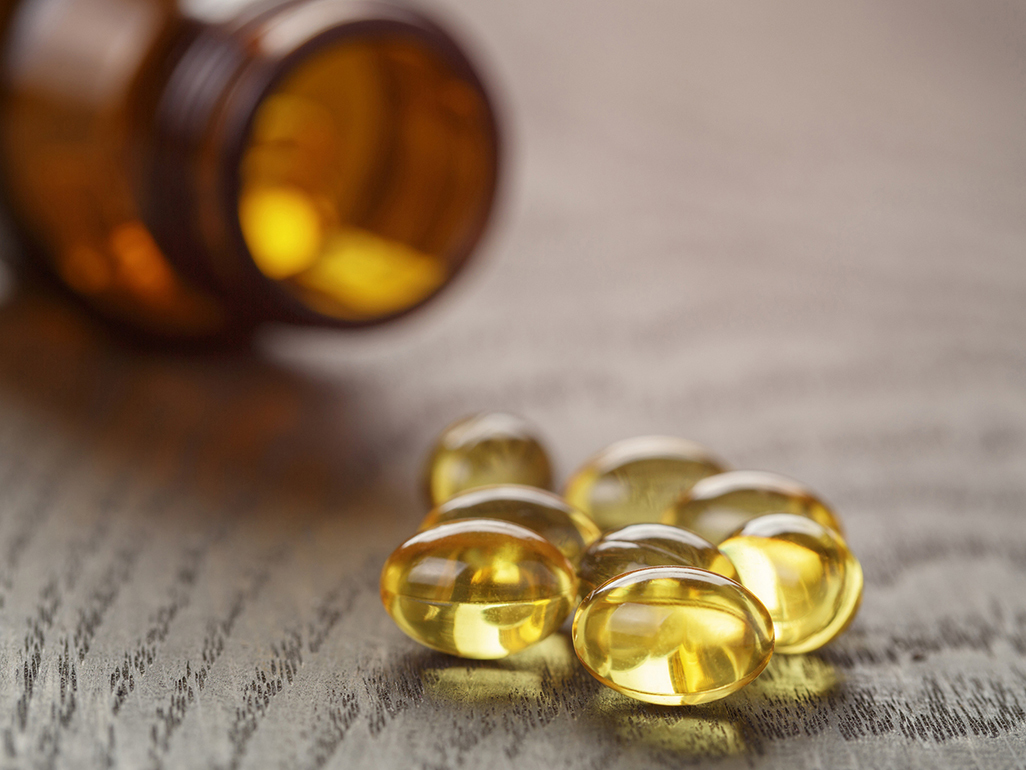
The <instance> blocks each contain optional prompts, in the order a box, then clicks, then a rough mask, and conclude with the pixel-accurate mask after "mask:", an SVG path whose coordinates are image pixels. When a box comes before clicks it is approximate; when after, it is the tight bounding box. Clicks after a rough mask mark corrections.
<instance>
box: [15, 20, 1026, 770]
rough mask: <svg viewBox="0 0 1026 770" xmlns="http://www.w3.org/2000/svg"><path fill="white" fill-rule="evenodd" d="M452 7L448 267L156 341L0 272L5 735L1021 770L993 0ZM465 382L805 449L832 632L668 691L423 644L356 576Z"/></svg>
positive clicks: (1020, 632) (463, 756)
mask: <svg viewBox="0 0 1026 770" xmlns="http://www.w3.org/2000/svg"><path fill="white" fill-rule="evenodd" d="M452 5H453V11H454V13H456V14H458V16H459V18H461V19H463V21H464V25H465V26H466V27H467V28H468V29H469V31H470V32H471V33H473V36H474V37H475V39H477V40H478V42H479V46H478V47H479V48H480V49H481V51H482V52H483V53H485V54H487V57H488V60H489V61H490V62H491V65H492V69H493V70H494V76H495V78H496V80H497V81H498V82H499V83H500V84H501V85H502V86H503V87H504V89H505V92H506V93H507V107H508V115H509V118H508V121H507V122H508V125H509V126H510V128H511V136H512V138H513V152H512V153H511V156H510V164H509V167H510V169H511V172H512V179H511V183H510V185H509V187H508V191H507V206H506V216H505V218H504V221H503V222H501V223H500V226H499V227H498V228H497V230H496V232H495V234H494V237H493V238H492V240H491V244H490V247H489V249H488V250H487V252H486V253H484V254H482V256H481V259H480V260H479V262H478V265H477V266H476V268H475V269H473V270H472V271H471V272H470V274H468V275H467V276H466V277H465V278H464V279H463V280H461V282H460V284H459V285H458V286H457V287H456V288H455V289H454V290H453V291H451V292H450V293H449V294H448V295H447V296H446V298H445V299H444V300H442V301H439V302H438V303H436V304H435V305H433V306H432V307H430V308H428V309H426V310H425V311H423V312H422V313H420V314H418V315H417V316H416V317H414V318H410V319H409V320H408V321H406V322H404V323H402V324H398V325H395V326H393V327H389V328H385V329H378V330H371V331H366V332H361V333H359V334H336V333H325V332H305V331H294V330H269V331H268V333H267V334H265V335H264V336H263V337H262V338H261V339H260V340H258V342H257V344H256V345H255V348H254V350H253V351H252V352H249V351H247V352H234V353H221V354H208V355H192V356H187V355H182V354H175V353H170V352H166V351H157V350H140V349H136V348H131V347H128V346H125V345H123V344H121V343H119V342H118V341H116V340H114V339H112V338H110V336H109V335H108V334H107V333H106V332H105V331H104V329H103V328H102V327H100V326H98V325H97V324H95V323H94V322H92V321H90V320H88V319H86V318H85V317H83V316H81V315H80V314H79V313H78V312H77V311H76V310H74V309H73V308H71V307H70V306H68V305H66V304H64V303H62V302H60V301H59V300H57V299H54V298H52V297H49V296H47V295H45V294H43V293H40V292H37V291H35V290H32V289H30V288H26V287H22V288H18V287H16V286H14V285H13V283H12V282H11V281H10V280H9V279H6V278H5V279H3V280H2V281H0V285H2V287H3V288H2V289H0V290H2V291H4V292H5V293H6V294H5V299H4V301H3V304H2V305H0V767H3V768H21V767H117V768H164V767H166V768H173V767H217V768H229V767H231V768H234V767H240V768H265V767H266V768H320V767H329V768H346V770H356V769H357V768H379V767H380V768H386V767H387V768H475V767H482V768H483V767H487V768H516V769H517V770H523V769H524V768H533V767H544V768H575V769H577V768H580V769H583V768H627V767H634V766H644V767H656V768H660V767H665V768H671V767H681V766H692V765H708V766H712V767H717V768H734V767H771V768H772V767H779V768H785V767H786V768H789V769H791V768H819V767H823V768H866V767H873V768H876V767H880V768H883V767H914V768H988V769H989V768H998V769H1000V768H1008V769H1013V768H1014V769H1016V770H1022V768H1026V346H1024V340H1026V261H1024V260H1026V131H1024V130H1023V129H1024V126H1026V54H1024V51H1026V47H1024V40H1026V20H1024V17H1023V12H1022V8H1021V6H1020V5H1018V4H1016V3H1001V2H995V1H993V0H987V2H980V3H973V4H957V3H956V4H938V3H929V4H915V3H911V4H910V3H903V4H898V5H895V4H893V3H884V2H879V3H873V2H854V3H845V4H841V7H831V8H827V7H824V6H823V4H816V3H785V4H773V5H772V6H766V7H758V8H753V7H744V8H742V7H739V6H733V5H728V4H721V3H704V4H700V3H676V2H663V3H658V2H648V3H645V4H643V5H642V6H637V5H634V4H622V5H615V4H603V5H596V4H593V3H584V2H583V0H582V1H581V2H574V3H561V4H559V5H558V7H553V5H554V4H549V3H542V2H530V3H517V4H506V3H501V2H474V3H470V2H465V3H455V2H454V3H452ZM482 408H501V409H505V410H509V411H514V412H518V413H521V414H524V415H525V416H526V417H528V418H530V419H532V420H533V421H535V422H536V423H538V424H539V425H540V426H542V428H543V430H544V433H545V435H546V437H547V439H548V442H549V444H550V446H551V448H552V452H553V454H554V457H555V460H556V463H557V465H558V467H559V471H560V472H561V474H562V475H565V474H566V473H567V472H569V471H570V470H572V468H573V466H574V465H575V464H576V463H577V462H579V461H580V460H581V459H583V458H584V457H585V456H586V455H588V454H589V453H591V452H592V451H594V450H595V449H597V448H599V447H600V446H602V445H604V444H606V443H608V442H610V441H612V440H615V439H618V438H622V437H624V436H629V435H635V434H640V433H646V432H660V433H670V434H679V435H683V436H686V437H688V438H692V439H695V440H698V441H700V442H703V443H705V444H707V445H709V446H711V447H712V448H714V449H715V450H716V451H717V452H719V453H721V454H722V455H724V456H725V457H726V458H727V459H728V460H730V461H731V462H732V463H733V464H734V465H735V466H737V467H752V468H762V469H768V470H774V471H778V472H781V473H786V474H788V475H791V476H794V477H796V478H799V479H801V480H803V481H805V482H807V483H808V484H809V485H811V486H812V487H813V488H814V489H816V490H817V491H819V492H821V493H822V494H823V495H824V496H825V497H826V498H827V499H829V500H830V501H832V502H833V504H834V505H835V507H836V508H837V510H838V511H839V512H840V514H841V515H842V516H843V517H844V520H845V523H846V526H847V528H848V530H849V532H850V542H851V545H852V548H853V550H854V551H855V552H856V553H857V554H858V555H859V557H860V558H861V559H862V561H863V565H864V567H865V573H866V591H865V597H864V602H863V607H862V610H861V612H860V614H859V617H858V619H857V620H856V622H855V624H854V626H853V627H852V628H851V629H850V631H849V632H848V633H847V634H846V635H845V636H843V637H842V638H841V639H839V640H838V641H836V642H835V643H833V644H831V645H829V646H828V647H827V648H825V649H824V650H822V651H821V652H819V653H817V654H812V655H806V656H797V657H783V656H781V657H779V658H777V659H776V660H774V662H773V663H772V665H771V667H770V668H769V669H768V670H767V672H766V673H765V674H764V675H763V676H761V677H760V678H759V679H758V680H757V681H756V683H754V684H753V685H752V686H750V687H749V688H747V689H746V690H744V691H742V692H741V693H739V694H737V695H736V696H733V697H731V698H728V699H726V700H723V701H720V702H718V703H715V704H710V705H708V706H705V707H694V708H680V709H670V708H656V707H648V706H644V705H642V704H638V703H633V702H630V701H628V700H626V699H625V698H623V697H621V696H619V695H617V694H616V693H613V692H611V691H608V690H605V689H603V688H602V687H601V686H600V685H598V684H597V683H596V682H595V681H594V680H592V679H591V678H589V677H588V676H587V675H586V674H585V673H584V672H583V670H582V669H581V668H580V667H579V666H578V665H577V664H576V662H575V660H574V658H573V654H572V651H571V649H570V647H569V645H568V642H567V638H566V636H565V634H563V635H557V636H556V637H553V638H551V639H549V640H547V641H546V642H544V643H543V644H541V645H539V646H538V647H536V648H533V649H531V650H528V651H525V652H524V653H522V654H520V655H517V656H514V657H512V658H510V659H508V660H505V661H500V662H495V663H491V662H468V661H461V660H458V659H454V658H449V657H446V656H443V655H439V654H435V653H432V652H429V651H426V650H424V649H421V648H418V647H417V646H416V645H415V644H414V643H413V642H411V641H409V640H408V639H407V638H406V637H404V636H403V635H402V634H401V633H400V632H399V631H398V629H396V628H395V627H394V625H392V623H391V621H390V620H389V618H388V617H387V616H386V614H385V613H384V611H383V610H382V608H381V606H380V602H379V599H378V596H377V579H378V571H379V569H380V567H381V564H382V563H383V561H384V558H385V556H386V555H387V554H388V553H389V552H390V551H391V549H392V548H393V547H394V546H395V545H396V544H398V542H400V541H401V540H403V539H404V538H405V537H407V536H408V534H410V533H412V532H413V530H414V529H415V527H416V524H417V523H418V521H419V519H420V517H421V516H422V514H423V508H422V507H421V501H420V500H419V498H418V496H417V485H416V481H417V469H418V464H419V462H420V459H421V456H422V454H423V452H424V451H425V449H426V448H427V446H428V445H429V443H430V441H431V439H432V437H433V435H434V434H435V433H436V432H437V431H438V430H439V429H440V428H441V427H442V426H443V425H444V424H445V423H446V422H448V421H449V420H450V419H452V418H455V417H457V416H460V415H462V414H464V413H467V412H470V411H473V410H476V409H482Z"/></svg>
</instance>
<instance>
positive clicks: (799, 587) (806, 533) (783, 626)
mask: <svg viewBox="0 0 1026 770" xmlns="http://www.w3.org/2000/svg"><path fill="white" fill-rule="evenodd" d="M720 550H721V551H722V552H723V553H725V554H726V555H727V556H728V557H729V558H730V560H731V561H732V562H733V563H734V567H735V568H736V569H737V572H738V576H739V579H740V582H741V583H742V584H743V585H744V586H745V587H746V588H747V589H748V590H749V591H751V592H752V593H753V594H755V595H756V596H758V597H759V599H760V600H761V601H762V603H763V604H765V605H766V609H767V610H769V613H770V616H771V617H772V618H773V626H774V628H775V629H776V638H777V652H783V653H798V652H809V651H810V650H815V649H817V648H819V647H822V646H823V645H824V644H826V643H827V642H829V641H830V640H831V639H833V638H834V637H835V636H837V635H838V634H839V633H841V632H842V631H843V630H844V629H845V628H846V627H847V626H848V624H849V623H850V622H851V620H852V618H853V617H854V616H855V612H856V610H858V607H859V602H860V600H861V598H862V567H861V565H859V562H858V560H857V559H856V558H855V556H854V555H852V552H851V551H849V550H848V546H847V545H846V544H845V542H844V540H843V539H842V538H841V536H840V535H838V534H837V533H836V532H834V531H833V530H831V529H828V528H826V527H824V526H823V525H822V524H820V523H818V522H816V521H813V520H812V519H809V518H806V517H804V516H796V515H794V514H790V513H774V514H769V515H768V516H760V517H759V518H757V519H752V520H751V521H750V522H748V523H747V524H745V526H744V527H742V528H741V529H740V530H739V531H738V532H737V533H735V534H734V535H732V536H731V537H729V538H727V539H726V540H724V541H723V542H722V543H720Z"/></svg>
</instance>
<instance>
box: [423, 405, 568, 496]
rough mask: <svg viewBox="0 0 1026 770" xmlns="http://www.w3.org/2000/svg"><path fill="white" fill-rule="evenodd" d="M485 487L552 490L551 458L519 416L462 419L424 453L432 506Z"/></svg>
mask: <svg viewBox="0 0 1026 770" xmlns="http://www.w3.org/2000/svg"><path fill="white" fill-rule="evenodd" d="M489 484H524V485H526V486H531V487H539V488H542V489H550V488H551V487H552V467H551V464H550V463H549V456H548V454H547V453H546V451H545V448H544V447H543V446H542V444H541V442H540V441H539V440H538V439H537V437H536V436H535V435H534V430H533V429H532V428H531V426H530V425H528V424H527V423H526V422H525V421H524V420H522V419H520V418H519V417H516V416H514V415H511V414H504V413H502V412H486V413H482V414H475V415H471V416H470V417H464V418H463V419H462V420H457V421H456V422H454V423H452V424H451V425H450V426H449V427H447V428H446V429H445V430H444V431H442V434H441V436H439V437H438V441H437V442H436V443H435V445H434V447H433V448H432V450H431V453H430V454H429V455H428V460H427V463H426V464H425V468H424V487H425V494H426V497H427V499H428V502H429V503H430V505H431V506H432V507H434V506H436V505H439V504H441V503H444V502H445V501H446V500H448V499H449V498H450V497H452V496H453V495H455V494H456V493H458V492H463V491H465V490H467V489H473V488H475V487H483V486H487V485H489Z"/></svg>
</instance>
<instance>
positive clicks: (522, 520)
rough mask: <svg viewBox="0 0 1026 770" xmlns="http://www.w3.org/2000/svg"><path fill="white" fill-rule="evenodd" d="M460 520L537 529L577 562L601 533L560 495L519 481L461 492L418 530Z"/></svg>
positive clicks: (426, 518) (438, 509) (441, 506)
mask: <svg viewBox="0 0 1026 770" xmlns="http://www.w3.org/2000/svg"><path fill="white" fill-rule="evenodd" d="M459 519H501V520H503V521H511V522H513V523H514V524H519V525H520V526H522V527H527V528H528V529H529V530H531V531H533V532H537V533H538V534H539V535H541V536H542V537H544V538H545V539H546V540H548V541H549V542H550V543H552V544H553V545H554V546H556V548H558V549H559V550H560V552H561V553H562V554H563V555H564V556H565V557H566V558H567V559H569V560H570V563H571V564H577V562H578V561H580V559H581V554H583V553H584V549H585V548H587V547H588V545H590V544H591V543H592V542H594V541H595V540H596V539H597V538H598V536H599V535H600V534H601V532H599V528H598V526H596V524H595V522H593V521H592V520H591V519H589V518H588V517H587V516H585V515H584V514H583V513H581V512H580V511H578V510H577V509H576V508H573V507H572V506H570V505H568V504H567V502H566V501H565V500H564V499H563V498H561V497H560V496H559V495H556V494H553V493H552V492H546V491H545V490H544V489H536V488H535V487H525V486H522V485H519V484H499V485H496V486H491V487H481V488H479V489H471V490H468V491H466V492H461V493H459V494H458V495H456V496H455V497H453V498H451V499H449V500H447V501H445V502H444V503H442V504H441V505H440V506H438V507H437V508H435V509H434V510H433V511H431V513H429V514H428V515H427V516H426V517H424V521H423V522H422V523H421V525H420V531H421V532H423V531H424V530H427V529H431V528H433V527H437V526H438V525H439V524H444V523H445V522H448V521H457V520H459Z"/></svg>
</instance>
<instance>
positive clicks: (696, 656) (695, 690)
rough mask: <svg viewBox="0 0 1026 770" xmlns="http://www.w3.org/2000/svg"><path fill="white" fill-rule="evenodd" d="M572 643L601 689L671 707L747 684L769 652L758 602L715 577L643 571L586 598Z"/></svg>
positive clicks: (768, 625) (765, 617) (682, 570)
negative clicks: (607, 687) (604, 686)
mask: <svg viewBox="0 0 1026 770" xmlns="http://www.w3.org/2000/svg"><path fill="white" fill-rule="evenodd" d="M573 640H574V650H575V651H576V652H577V657H578V658H580V660H581V663H583V664H584V667H585V668H586V669H588V672H589V673H590V674H591V675H592V676H594V677H595V678H597V679H598V680H599V681H600V682H602V683H603V684H606V685H609V686H610V687H612V688H613V689H615V690H619V691H620V692H622V693H623V694H624V695H628V696H630V697H632V698H636V699H638V700H642V701H646V702H648V703H657V704H660V705H664V706H679V705H684V704H694V703H706V702H708V701H713V700H717V699H719V698H723V697H725V696H727V695H730V694H731V693H732V692H735V691H736V690H739V689H741V688H742V687H744V686H745V685H746V684H748V683H749V682H751V681H752V680H753V679H755V677H757V676H758V675H759V673H760V672H761V671H762V670H763V669H764V668H765V667H766V664H767V663H768V662H769V659H770V656H771V655H772V654H773V622H772V621H771V620H770V616H769V614H768V613H767V612H766V608H765V607H763V606H762V604H761V603H760V602H759V600H758V599H756V598H755V597H754V596H752V594H751V593H750V592H749V591H748V590H746V589H745V588H744V587H743V586H741V585H739V584H737V583H735V582H734V581H733V580H729V579H727V578H725V577H723V576H722V575H717V574H715V573H713V572H709V571H707V570H701V569H694V568H691V567H649V568H647V569H641V570H637V571H635V572H629V573H627V574H626V575H621V576H620V577H617V578H613V579H612V580H610V581H609V582H607V583H603V584H602V585H601V586H599V587H598V588H597V589H596V590H595V591H593V592H592V593H591V594H589V595H588V597H587V598H586V599H585V600H584V601H583V602H582V603H581V606H580V607H578V609H577V613H576V615H574V624H573Z"/></svg>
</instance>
